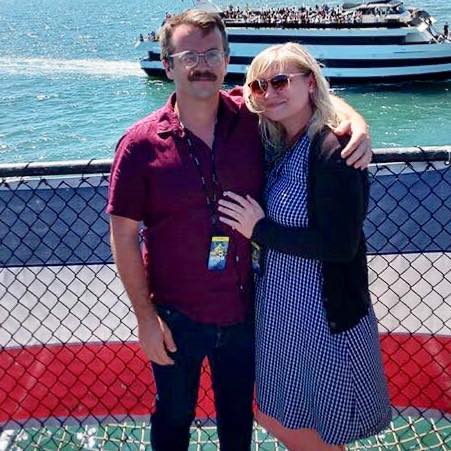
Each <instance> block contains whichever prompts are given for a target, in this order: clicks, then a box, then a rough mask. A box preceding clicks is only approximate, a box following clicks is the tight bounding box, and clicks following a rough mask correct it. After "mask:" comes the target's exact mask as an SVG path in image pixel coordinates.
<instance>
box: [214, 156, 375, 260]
mask: <svg viewBox="0 0 451 451" xmlns="http://www.w3.org/2000/svg"><path fill="white" fill-rule="evenodd" d="M337 151H338V152H339V149H338V150H337ZM367 192H368V191H367V174H366V172H365V173H362V172H361V171H357V170H356V169H353V168H351V167H349V166H347V165H345V164H343V162H342V161H341V160H340V159H339V158H337V159H336V160H335V161H331V160H329V161H327V162H324V163H322V164H320V165H319V167H318V170H317V173H316V182H315V184H314V188H313V192H312V198H311V199H309V202H314V206H313V208H314V218H315V224H314V225H313V226H312V227H309V228H296V227H286V226H283V225H280V224H277V223H275V222H274V221H271V220H269V219H268V218H264V217H263V216H262V215H264V213H263V210H261V208H260V207H259V208H260V211H258V209H257V208H256V207H255V204H256V202H255V201H254V200H253V199H250V198H249V197H247V199H245V198H242V197H241V196H237V195H236V194H233V193H231V194H230V193H224V195H225V196H227V197H230V198H232V199H233V200H234V201H235V202H227V201H225V200H221V201H220V208H219V210H220V212H221V213H223V214H226V215H227V216H229V217H230V218H231V219H230V218H225V217H221V221H223V222H225V223H226V224H228V225H230V226H231V227H232V228H234V229H236V230H237V231H239V232H240V233H242V234H243V235H244V236H247V237H248V238H249V237H250V238H251V239H252V240H254V241H255V242H256V243H258V244H260V245H263V246H266V247H269V248H272V249H275V250H278V251H279V252H284V253H288V254H292V255H297V256H301V257H306V258H315V259H320V260H324V261H334V262H347V261H350V260H352V258H353V257H354V256H355V254H356V253H357V250H358V247H359V243H360V239H361V229H362V225H363V221H364V219H365V215H366V208H367ZM257 205H258V204H257Z"/></svg>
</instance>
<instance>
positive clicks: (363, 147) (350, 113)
mask: <svg viewBox="0 0 451 451" xmlns="http://www.w3.org/2000/svg"><path fill="white" fill-rule="evenodd" d="M331 98H332V103H333V105H334V108H335V109H336V111H338V113H339V116H340V117H342V118H343V120H342V121H341V123H340V125H339V126H338V127H337V128H336V129H335V130H334V133H335V134H337V135H346V134H348V135H351V139H350V140H349V143H348V144H347V146H346V147H345V148H344V149H343V151H342V152H341V156H342V158H345V159H346V163H347V164H348V165H349V166H354V167H355V168H356V169H366V168H367V167H368V165H369V164H370V161H371V159H372V157H373V152H372V150H371V138H370V133H369V128H368V124H367V123H366V121H365V119H364V118H363V117H362V116H361V115H360V114H359V113H357V111H355V110H354V108H352V107H351V106H350V105H348V104H347V103H346V102H345V101H344V100H342V99H340V98H339V97H337V96H334V95H331Z"/></svg>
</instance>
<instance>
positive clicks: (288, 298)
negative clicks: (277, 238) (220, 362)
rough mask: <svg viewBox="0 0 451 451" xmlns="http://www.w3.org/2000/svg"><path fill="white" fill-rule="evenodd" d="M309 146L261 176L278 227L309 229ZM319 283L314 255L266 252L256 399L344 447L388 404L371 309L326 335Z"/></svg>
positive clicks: (378, 424)
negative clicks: (348, 326) (265, 177)
mask: <svg viewBox="0 0 451 451" xmlns="http://www.w3.org/2000/svg"><path fill="white" fill-rule="evenodd" d="M309 149H310V140H309V139H308V137H307V136H303V137H302V138H301V139H300V140H299V141H298V142H297V144H296V145H295V146H293V148H292V149H291V150H290V151H289V152H287V154H286V155H285V156H284V158H283V159H282V160H281V161H280V162H279V163H278V164H277V165H276V167H275V168H274V169H273V170H272V172H271V173H270V174H269V177H268V182H267V187H266V192H265V199H266V204H267V205H266V207H267V208H266V210H267V216H268V217H269V218H270V219H272V220H273V221H275V222H277V223H280V224H283V225H285V226H291V227H307V226H308V218H307V171H308V154H309ZM331 227H333V224H331ZM322 285H323V276H322V271H321V262H320V261H319V260H314V259H307V258H301V257H297V256H292V255H288V254H283V253H280V252H277V251H275V250H272V249H268V250H267V251H266V255H265V258H264V273H263V274H262V275H261V276H259V277H258V278H257V307H256V330H257V332H256V339H257V375H256V377H257V403H258V407H259V409H260V410H261V412H263V413H264V414H266V415H269V416H271V417H273V418H275V419H276V420H278V421H279V422H280V423H281V424H282V425H283V426H285V427H287V428H290V429H299V428H311V429H315V430H316V431H318V432H319V434H320V435H321V437H322V439H323V440H324V441H326V442H327V443H329V444H345V443H349V442H351V441H353V440H357V439H361V438H363V437H368V436H370V435H374V434H376V433H378V432H380V431H381V430H383V429H385V428H386V427H387V426H388V424H389V422H390V419H391V408H390V404H389V399H388V393H387V386H386V380H385V376H384V373H383V368H382V361H381V354H380V346H379V336H378V331H377V324H376V318H375V316H374V312H373V310H372V309H370V313H369V315H367V316H366V317H364V318H363V319H362V320H361V321H360V322H359V323H358V324H357V325H356V326H355V327H353V328H352V329H351V330H349V331H346V332H343V333H340V334H334V335H332V334H331V333H330V331H329V327H328V323H327V320H326V315H325V311H324V308H323V302H322Z"/></svg>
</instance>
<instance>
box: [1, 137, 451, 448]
mask: <svg viewBox="0 0 451 451" xmlns="http://www.w3.org/2000/svg"><path fill="white" fill-rule="evenodd" d="M450 156H451V146H444V147H425V148H420V147H413V148H399V149H377V150H376V151H375V155H374V159H373V162H374V165H372V167H371V171H370V172H371V179H372V184H371V196H370V207H369V214H368V218H367V221H366V224H365V233H366V236H367V240H368V262H369V268H370V290H371V293H372V298H373V303H374V306H375V311H376V314H377V317H378V320H379V331H380V337H381V344H382V350H383V357H384V365H385V370H386V373H387V377H388V379H389V388H390V395H391V401H392V405H393V409H394V412H395V419H394V422H393V424H392V427H391V429H390V430H388V431H387V432H386V433H385V434H383V435H380V436H378V437H373V438H370V439H368V440H367V441H362V442H359V443H355V444H351V445H350V449H390V450H391V449H396V450H404V449H406V450H407V449H412V450H417V449H418V450H423V449H437V450H449V449H451V422H450V419H451V340H450V337H451V300H450V299H451V296H450V295H451V254H450V251H451V202H450V198H451V171H450ZM110 167H111V161H110V160H91V161H71V162H50V163H28V164H15V165H5V164H2V165H0V450H3V449H5V450H6V449H8V450H9V449H11V450H12V449H39V450H41V449H145V448H149V447H150V445H149V439H148V432H149V426H148V419H149V415H150V414H151V412H152V409H153V403H154V399H155V385H154V383H153V380H152V374H151V370H150V368H149V366H148V364H147V362H146V359H145V358H144V355H143V354H142V352H141V350H140V348H139V345H138V343H137V337H136V323H135V318H134V315H133V313H132V312H131V309H130V305H129V301H128V299H127V297H126V294H125V292H124V289H123V287H122V285H121V283H120V281H119V279H118V277H117V274H116V269H115V266H114V264H113V261H112V257H111V252H110V247H109V236H108V218H107V216H106V214H105V212H104V210H105V205H106V196H107V178H108V173H109V170H110ZM210 384H211V382H210V378H209V369H208V365H207V364H205V366H204V372H203V375H202V380H201V387H200V390H199V400H198V406H197V412H196V422H195V424H193V434H192V446H193V449H214V448H215V447H216V445H217V436H216V430H215V410H214V402H213V398H212V392H211V385H210ZM254 448H255V449H259V450H266V449H267V450H275V449H282V448H281V447H280V445H278V444H277V443H276V442H275V441H274V440H273V439H272V438H271V437H270V436H269V435H268V434H267V433H266V432H265V431H263V430H261V429H259V428H257V427H256V429H255V434H254Z"/></svg>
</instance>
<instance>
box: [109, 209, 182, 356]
mask: <svg viewBox="0 0 451 451" xmlns="http://www.w3.org/2000/svg"><path fill="white" fill-rule="evenodd" d="M110 229H111V248H112V251H113V257H114V261H115V263H116V266H117V269H118V272H119V276H120V278H121V281H122V283H123V285H124V287H125V290H126V291H127V294H128V297H129V298H130V301H131V303H132V306H133V310H134V312H135V315H136V319H137V322H138V338H139V342H140V344H141V347H142V349H143V351H144V352H145V354H146V355H147V357H148V358H149V359H150V360H152V361H153V362H155V363H158V364H160V365H171V364H173V363H174V361H173V360H172V359H171V358H170V357H169V356H168V354H167V351H166V350H169V351H171V352H175V351H176V346H175V343H174V340H173V338H172V334H171V331H170V330H169V328H168V327H167V325H166V324H165V322H164V321H162V320H161V319H160V318H159V316H158V315H157V313H156V311H155V307H154V305H153V303H152V301H151V293H150V291H149V286H148V283H147V279H146V272H145V269H144V263H143V259H142V256H141V249H140V246H139V240H138V231H139V222H137V221H134V220H132V219H128V218H124V217H121V216H115V215H111V219H110Z"/></svg>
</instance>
